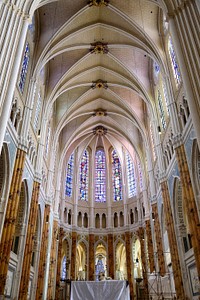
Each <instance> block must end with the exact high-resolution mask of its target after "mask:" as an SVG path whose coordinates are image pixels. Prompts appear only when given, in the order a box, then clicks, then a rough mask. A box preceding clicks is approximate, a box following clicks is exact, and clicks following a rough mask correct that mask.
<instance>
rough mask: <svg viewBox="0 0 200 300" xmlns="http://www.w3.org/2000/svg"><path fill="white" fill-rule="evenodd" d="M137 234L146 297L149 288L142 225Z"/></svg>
mask: <svg viewBox="0 0 200 300" xmlns="http://www.w3.org/2000/svg"><path fill="white" fill-rule="evenodd" d="M138 236H139V239H140V246H141V260H142V274H143V284H144V288H145V296H146V297H148V296H149V289H148V277H147V260H146V251H145V239H144V228H143V227H140V228H139V230H138Z"/></svg>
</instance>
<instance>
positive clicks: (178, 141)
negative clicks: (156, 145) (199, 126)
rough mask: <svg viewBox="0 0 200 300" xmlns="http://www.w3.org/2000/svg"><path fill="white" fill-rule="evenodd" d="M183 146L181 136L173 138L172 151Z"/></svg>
mask: <svg viewBox="0 0 200 300" xmlns="http://www.w3.org/2000/svg"><path fill="white" fill-rule="evenodd" d="M182 144H183V137H182V134H178V135H176V136H174V137H173V147H174V149H175V148H177V147H179V146H181V145H182Z"/></svg>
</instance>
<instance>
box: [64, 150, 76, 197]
mask: <svg viewBox="0 0 200 300" xmlns="http://www.w3.org/2000/svg"><path fill="white" fill-rule="evenodd" d="M73 173H74V153H72V154H71V156H70V158H69V161H68V164H67V176H66V190H65V195H66V196H68V197H71V196H72V186H73Z"/></svg>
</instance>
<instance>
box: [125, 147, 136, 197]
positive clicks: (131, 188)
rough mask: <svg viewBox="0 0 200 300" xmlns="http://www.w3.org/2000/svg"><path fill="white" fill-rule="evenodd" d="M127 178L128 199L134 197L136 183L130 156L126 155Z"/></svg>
mask: <svg viewBox="0 0 200 300" xmlns="http://www.w3.org/2000/svg"><path fill="white" fill-rule="evenodd" d="M126 165H127V177H128V197H129V198H130V197H133V196H135V195H136V181H135V171H134V165H133V161H132V159H131V157H130V154H129V153H128V152H127V153H126Z"/></svg>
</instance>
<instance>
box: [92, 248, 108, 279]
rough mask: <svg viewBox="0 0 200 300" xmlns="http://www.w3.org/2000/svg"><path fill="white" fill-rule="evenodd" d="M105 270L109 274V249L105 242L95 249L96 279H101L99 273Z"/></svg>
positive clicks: (105, 273)
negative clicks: (107, 249)
mask: <svg viewBox="0 0 200 300" xmlns="http://www.w3.org/2000/svg"><path fill="white" fill-rule="evenodd" d="M101 272H103V273H104V275H105V277H106V276H107V251H106V247H105V246H104V245H103V243H100V244H98V245H97V247H96V251H95V280H96V281H98V280H99V274H100V273H101Z"/></svg>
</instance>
